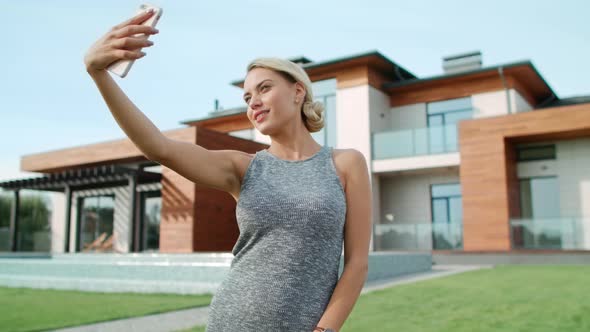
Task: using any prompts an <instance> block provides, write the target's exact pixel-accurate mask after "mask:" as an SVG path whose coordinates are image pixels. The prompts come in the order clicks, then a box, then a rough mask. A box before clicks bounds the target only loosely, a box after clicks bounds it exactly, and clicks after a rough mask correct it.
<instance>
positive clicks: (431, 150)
mask: <svg viewBox="0 0 590 332" xmlns="http://www.w3.org/2000/svg"><path fill="white" fill-rule="evenodd" d="M457 137H458V135H457V124H447V125H438V126H430V127H426V128H414V129H405V130H394V131H384V132H378V133H373V134H372V137H371V140H372V148H373V159H374V160H376V159H388V158H400V157H410V156H418V155H428V154H437V153H449V152H456V151H457V150H458V143H457Z"/></svg>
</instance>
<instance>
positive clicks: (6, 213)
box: [0, 189, 14, 251]
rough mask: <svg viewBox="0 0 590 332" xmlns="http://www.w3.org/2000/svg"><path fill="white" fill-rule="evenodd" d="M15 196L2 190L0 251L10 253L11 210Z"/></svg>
mask: <svg viewBox="0 0 590 332" xmlns="http://www.w3.org/2000/svg"><path fill="white" fill-rule="evenodd" d="M13 200H14V194H13V192H12V191H4V190H2V189H0V251H10V249H11V248H10V210H11V208H12V201H13Z"/></svg>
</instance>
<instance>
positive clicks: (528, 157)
mask: <svg viewBox="0 0 590 332" xmlns="http://www.w3.org/2000/svg"><path fill="white" fill-rule="evenodd" d="M548 159H549V160H550V159H555V144H549V145H537V146H519V147H517V148H516V160H517V161H536V160H548Z"/></svg>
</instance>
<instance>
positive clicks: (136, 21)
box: [113, 9, 154, 30]
mask: <svg viewBox="0 0 590 332" xmlns="http://www.w3.org/2000/svg"><path fill="white" fill-rule="evenodd" d="M153 14H154V11H153V9H147V10H144V11H142V12H141V13H139V14H137V15H135V16H133V17H132V18H130V19H127V20H125V21H123V22H121V23H119V24H117V25H115V26H114V27H113V30H118V29H120V28H122V27H124V26H127V25H130V24H139V23H141V22H143V21H145V20H147V19H148V18H150V17H151V16H152V15H153Z"/></svg>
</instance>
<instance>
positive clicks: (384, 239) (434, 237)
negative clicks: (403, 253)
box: [375, 221, 463, 250]
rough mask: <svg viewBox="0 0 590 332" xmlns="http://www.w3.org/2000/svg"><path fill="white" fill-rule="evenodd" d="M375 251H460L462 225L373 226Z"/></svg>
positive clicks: (461, 245) (408, 224) (397, 224)
mask: <svg viewBox="0 0 590 332" xmlns="http://www.w3.org/2000/svg"><path fill="white" fill-rule="evenodd" d="M375 244H376V248H377V250H461V249H463V223H462V222H461V221H456V222H451V223H432V222H430V223H411V224H410V223H395V224H376V225H375Z"/></svg>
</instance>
